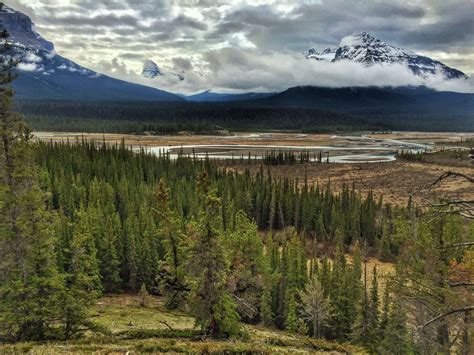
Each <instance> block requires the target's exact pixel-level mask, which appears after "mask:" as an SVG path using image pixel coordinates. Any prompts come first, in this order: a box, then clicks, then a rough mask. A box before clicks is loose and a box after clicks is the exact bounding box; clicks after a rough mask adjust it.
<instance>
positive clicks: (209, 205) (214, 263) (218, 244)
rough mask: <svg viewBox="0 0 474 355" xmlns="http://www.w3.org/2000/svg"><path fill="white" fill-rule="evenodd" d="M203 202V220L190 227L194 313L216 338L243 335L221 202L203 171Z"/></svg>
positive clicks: (201, 324)
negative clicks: (232, 291) (231, 280)
mask: <svg viewBox="0 0 474 355" xmlns="http://www.w3.org/2000/svg"><path fill="white" fill-rule="evenodd" d="M197 183H198V188H199V194H200V198H201V200H202V204H201V211H200V215H199V220H198V221H197V222H195V223H192V224H191V225H190V226H189V231H188V239H189V240H188V242H189V250H188V253H189V254H188V255H189V264H188V270H189V273H190V275H192V280H191V283H192V291H191V295H190V296H191V297H190V301H191V312H192V314H193V315H194V317H195V320H196V324H197V325H198V326H199V327H200V328H201V330H202V331H203V332H204V333H205V334H208V335H210V336H212V337H232V336H237V335H239V334H240V333H241V329H240V325H239V322H238V321H239V315H238V313H237V311H236V304H235V302H234V301H233V299H232V298H231V296H230V295H229V293H228V291H227V289H226V283H227V278H228V268H229V262H228V260H227V258H226V254H225V251H224V249H223V246H222V240H221V239H222V220H221V215H220V201H219V199H218V198H217V197H216V196H215V192H214V191H213V190H212V189H211V187H210V183H209V178H208V175H207V173H206V172H203V173H202V174H201V175H200V176H199V177H198V180H197Z"/></svg>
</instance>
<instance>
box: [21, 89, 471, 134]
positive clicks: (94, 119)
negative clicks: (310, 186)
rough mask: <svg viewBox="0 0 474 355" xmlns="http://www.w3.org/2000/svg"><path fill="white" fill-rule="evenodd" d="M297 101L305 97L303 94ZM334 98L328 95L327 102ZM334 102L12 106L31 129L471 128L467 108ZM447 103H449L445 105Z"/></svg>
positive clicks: (316, 130) (28, 103) (33, 103)
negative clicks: (453, 110)
mask: <svg viewBox="0 0 474 355" xmlns="http://www.w3.org/2000/svg"><path fill="white" fill-rule="evenodd" d="M393 95H395V94H393ZM301 99H303V100H306V101H308V100H309V99H305V98H304V96H303V97H302V98H301ZM334 100H335V99H334V98H332V97H331V98H330V101H331V102H332V101H334ZM425 100H426V99H425ZM435 100H436V99H435ZM335 101H336V102H333V103H332V104H331V105H329V106H328V105H325V104H324V102H325V99H320V98H315V99H312V100H311V101H310V102H311V103H312V104H311V105H306V104H301V105H300V104H298V102H296V103H294V104H285V103H284V102H282V103H281V104H278V102H275V103H273V102H270V101H269V102H267V101H263V100H262V101H260V100H254V101H241V102H225V103H219V102H205V103H204V102H202V103H198V102H181V103H163V102H162V103H159V102H156V103H151V102H71V101H37V100H30V101H25V100H18V101H17V102H16V105H15V106H16V110H17V111H18V112H21V113H22V114H24V115H25V117H26V119H27V121H28V123H29V124H30V125H31V127H32V128H33V129H34V130H40V131H69V132H71V131H74V132H108V133H143V132H154V133H157V134H173V133H177V132H181V131H193V132H197V133H209V132H211V131H212V130H216V129H227V130H235V131H249V130H259V131H262V130H264V131H268V130H292V131H299V132H313V133H325V132H337V131H354V130H355V131H364V130H365V131H367V130H369V131H387V130H401V131H407V130H411V131H434V132H438V131H451V132H453V131H454V132H456V131H473V130H474V123H473V122H474V121H473V120H472V119H471V118H472V115H473V113H472V110H471V111H462V112H458V111H456V112H451V111H449V110H447V111H446V110H443V109H441V108H440V109H436V110H431V111H430V110H423V108H424V107H425V104H424V103H418V104H414V107H415V108H416V109H415V110H408V111H407V110H405V109H404V108H403V107H404V106H403V105H402V106H401V107H399V106H397V103H396V102H395V103H393V102H392V103H390V104H389V105H387V106H384V105H382V104H380V103H377V105H375V104H374V105H369V104H367V102H366V101H367V100H365V101H364V100H362V102H360V103H359V104H358V103H357V102H356V101H357V98H355V99H354V98H353V99H352V103H351V105H349V106H347V105H346V104H345V103H343V101H344V99H341V98H337V100H335ZM364 102H365V103H364ZM369 102H370V100H369ZM456 105H457V104H456V103H455V104H454V106H456ZM447 106H449V107H453V105H451V103H447ZM461 106H462V105H461ZM461 106H460V107H461Z"/></svg>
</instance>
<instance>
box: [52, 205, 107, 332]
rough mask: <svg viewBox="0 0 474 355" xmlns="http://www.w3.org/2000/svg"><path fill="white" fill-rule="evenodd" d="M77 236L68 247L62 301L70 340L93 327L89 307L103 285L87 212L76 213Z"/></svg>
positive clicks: (75, 231)
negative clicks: (64, 288) (89, 318)
mask: <svg viewBox="0 0 474 355" xmlns="http://www.w3.org/2000/svg"><path fill="white" fill-rule="evenodd" d="M76 218H77V219H76V223H75V226H74V235H73V238H72V240H71V243H70V245H69V246H68V249H67V253H68V254H69V255H68V256H69V257H68V263H67V266H66V269H65V272H66V275H65V286H66V290H65V296H64V298H63V299H62V301H61V305H62V307H61V309H62V319H63V322H64V337H65V338H66V339H70V338H71V337H73V336H74V335H76V334H77V333H78V332H80V331H82V330H83V329H84V328H93V327H94V324H93V323H91V322H90V321H89V320H88V317H89V315H88V311H89V307H90V306H91V305H93V304H94V303H95V301H96V300H97V298H98V297H99V295H100V293H101V290H102V285H101V279H100V272H99V265H98V260H97V251H96V247H95V243H94V239H93V235H92V232H91V230H92V228H91V223H94V221H93V220H92V222H91V220H90V218H89V216H88V215H87V212H86V211H85V210H84V209H83V208H82V209H80V210H79V211H77V212H76Z"/></svg>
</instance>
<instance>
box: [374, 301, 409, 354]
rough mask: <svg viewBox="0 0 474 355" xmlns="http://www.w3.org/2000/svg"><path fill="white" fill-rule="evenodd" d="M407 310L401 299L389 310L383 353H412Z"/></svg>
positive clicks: (383, 340)
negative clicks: (401, 303)
mask: <svg viewBox="0 0 474 355" xmlns="http://www.w3.org/2000/svg"><path fill="white" fill-rule="evenodd" d="M406 323H407V320H406V317H405V312H404V310H403V308H402V306H401V305H400V303H399V301H397V302H394V303H393V304H392V309H391V310H390V312H389V317H388V323H387V327H386V329H385V332H384V336H383V339H382V340H381V343H380V352H381V353H383V354H394V355H398V354H410V353H412V352H413V351H412V347H411V344H410V340H409V337H408V331H407V326H406Z"/></svg>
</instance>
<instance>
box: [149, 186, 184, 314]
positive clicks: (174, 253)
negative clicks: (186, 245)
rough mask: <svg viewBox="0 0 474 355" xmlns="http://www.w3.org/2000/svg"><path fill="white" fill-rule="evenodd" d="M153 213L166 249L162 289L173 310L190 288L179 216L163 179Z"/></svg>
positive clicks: (155, 196)
mask: <svg viewBox="0 0 474 355" xmlns="http://www.w3.org/2000/svg"><path fill="white" fill-rule="evenodd" d="M153 212H154V214H155V217H156V219H157V224H158V234H159V236H160V238H161V239H163V245H164V249H165V255H164V260H163V261H162V263H161V270H162V274H163V276H162V277H161V288H162V292H163V293H164V294H165V296H166V307H167V308H170V309H172V308H176V307H178V306H180V305H181V304H182V302H183V299H184V295H185V294H186V292H187V291H188V288H187V286H186V283H185V270H184V260H185V255H184V251H183V245H182V244H183V232H182V231H181V226H180V221H179V218H178V216H177V215H176V213H175V212H173V211H172V210H171V208H170V201H169V191H168V189H167V187H166V184H165V181H164V180H163V179H161V180H160V182H159V184H158V186H157V188H156V190H155V195H154V208H153Z"/></svg>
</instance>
